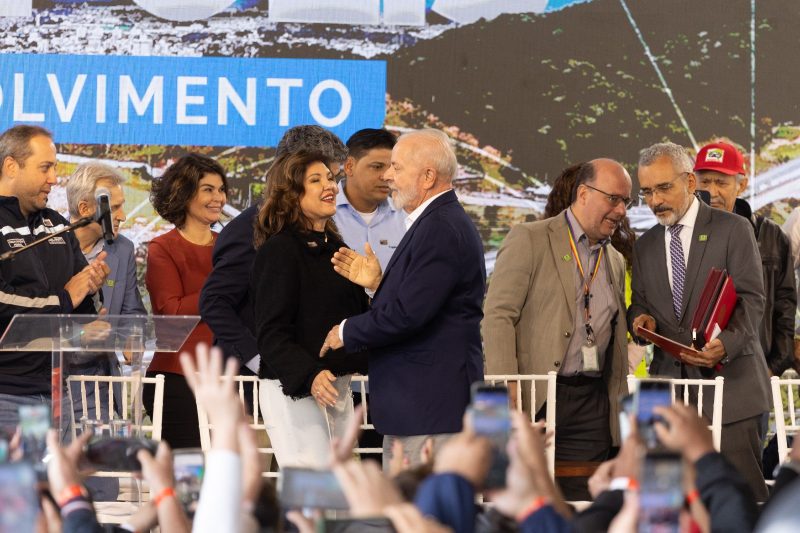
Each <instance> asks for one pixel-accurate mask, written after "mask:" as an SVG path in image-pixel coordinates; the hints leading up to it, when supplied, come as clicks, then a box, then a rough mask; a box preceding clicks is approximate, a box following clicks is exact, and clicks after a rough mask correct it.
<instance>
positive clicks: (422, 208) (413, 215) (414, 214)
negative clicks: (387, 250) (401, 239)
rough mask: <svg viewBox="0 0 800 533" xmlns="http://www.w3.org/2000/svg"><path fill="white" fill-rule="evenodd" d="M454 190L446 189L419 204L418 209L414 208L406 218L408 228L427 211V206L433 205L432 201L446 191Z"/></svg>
mask: <svg viewBox="0 0 800 533" xmlns="http://www.w3.org/2000/svg"><path fill="white" fill-rule="evenodd" d="M452 190H453V189H447V190H446V191H442V192H440V193H439V194H437V195H435V196H431V197H430V198H428V199H427V200H425V201H424V202H422V203H421V204H419V206H418V207H417V208H416V209H414V210H413V211H412V212H411V213H409V214H408V216H407V217H406V220H405V223H406V230H408V228H410V227H411V226H412V225H413V224H414V222H415V221H416V220H417V219H418V218H419V217H420V215H422V213H423V212H424V211H425V208H427V207H428V206H429V205H431V202H433V201H434V200H436V199H437V198H439V197H440V196H441V195H443V194H444V193H446V192H450V191H452Z"/></svg>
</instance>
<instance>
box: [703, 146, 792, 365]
mask: <svg viewBox="0 0 800 533" xmlns="http://www.w3.org/2000/svg"><path fill="white" fill-rule="evenodd" d="M694 170H695V172H696V173H697V188H698V189H700V190H701V191H708V193H709V194H710V195H711V207H716V208H718V209H724V210H725V211H728V212H730V213H736V214H737V215H741V216H743V217H744V218H746V219H747V220H748V221H749V222H750V225H751V227H752V228H751V229H752V230H753V231H754V232H755V236H756V242H757V243H758V251H759V253H760V256H761V267H762V270H763V275H764V289H765V291H766V294H765V297H766V300H765V303H764V314H763V315H762V316H761V324H760V325H761V328H760V332H761V348H762V349H763V350H764V356H765V357H766V358H767V366H768V367H769V371H770V373H772V375H774V376H780V375H781V374H783V372H784V371H785V370H787V369H789V368H791V367H792V362H793V359H794V314H795V310H796V308H797V291H796V288H795V279H794V266H793V264H792V245H791V243H790V242H789V237H788V236H787V235H786V234H784V233H783V231H781V228H780V226H778V225H777V224H775V223H774V222H773V221H771V220H769V219H768V218H766V217H763V216H756V215H755V214H753V211H752V209H751V208H750V204H748V203H747V202H746V201H745V200H743V199H742V198H738V196H740V195H741V194H742V193H743V192H744V191H746V190H747V176H746V175H745V168H744V157H742V154H741V152H739V150H737V149H736V147H735V146H733V145H731V144H728V143H725V142H717V143H711V144H708V145H706V146H704V147H702V148H701V149H700V151H699V152H697V158H696V159H695V163H694Z"/></svg>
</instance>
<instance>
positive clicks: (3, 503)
mask: <svg viewBox="0 0 800 533" xmlns="http://www.w3.org/2000/svg"><path fill="white" fill-rule="evenodd" d="M0 510H1V512H0V533H28V532H30V533H33V531H36V517H37V516H38V515H39V497H38V493H37V491H36V471H35V470H34V469H33V466H32V465H31V464H30V463H28V462H27V461H21V462H18V463H5V464H0Z"/></svg>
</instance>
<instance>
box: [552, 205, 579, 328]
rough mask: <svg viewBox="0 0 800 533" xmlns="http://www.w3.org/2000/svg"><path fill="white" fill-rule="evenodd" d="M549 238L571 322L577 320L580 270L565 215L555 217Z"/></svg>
mask: <svg viewBox="0 0 800 533" xmlns="http://www.w3.org/2000/svg"><path fill="white" fill-rule="evenodd" d="M548 229H549V233H548V238H549V239H550V252H551V253H552V254H553V262H554V263H555V265H556V271H557V272H558V279H559V280H560V281H561V288H562V289H563V290H564V297H565V298H566V300H567V308H568V309H569V316H570V320H575V269H576V268H578V267H577V264H576V263H575V261H576V260H577V258H575V257H573V256H572V255H573V254H572V248H570V245H569V237H568V235H567V221H566V218H565V217H564V215H563V213H562V214H560V215H557V216H555V217H553V220H552V221H551V222H550V225H549V228H548Z"/></svg>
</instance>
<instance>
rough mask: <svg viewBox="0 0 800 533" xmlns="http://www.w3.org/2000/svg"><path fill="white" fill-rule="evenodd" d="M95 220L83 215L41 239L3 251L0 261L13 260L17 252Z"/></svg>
mask: <svg viewBox="0 0 800 533" xmlns="http://www.w3.org/2000/svg"><path fill="white" fill-rule="evenodd" d="M94 221H95V220H94V218H93V217H83V218H81V219H79V220H76V221H75V222H73V223H72V224H70V225H69V226H66V227H64V228H62V229H60V230H58V231H57V232H55V233H46V234H45V235H44V236H43V237H41V238H39V239H36V240H35V241H33V242H30V243H28V244H26V245H25V246H23V247H21V248H14V249H13V250H9V251H7V252H3V253H2V254H0V262H2V261H7V260H9V259H11V260H13V259H14V257H16V255H17V254H19V253H22V252H24V251H25V250H30V249H31V248H34V247H35V246H39V245H40V244H42V243H43V242H45V241H49V240H50V239H52V238H53V237H58V236H59V235H63V234H64V233H67V232H70V231H73V230H75V229H76V228H82V227H84V226H88V225H89V224H91V223H92V222H94Z"/></svg>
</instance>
